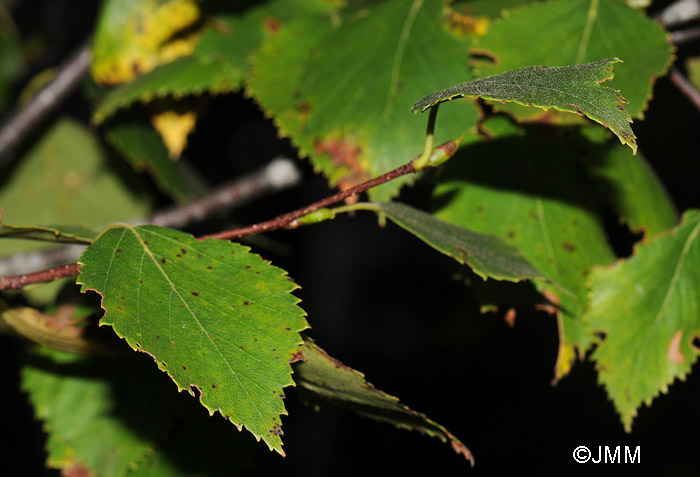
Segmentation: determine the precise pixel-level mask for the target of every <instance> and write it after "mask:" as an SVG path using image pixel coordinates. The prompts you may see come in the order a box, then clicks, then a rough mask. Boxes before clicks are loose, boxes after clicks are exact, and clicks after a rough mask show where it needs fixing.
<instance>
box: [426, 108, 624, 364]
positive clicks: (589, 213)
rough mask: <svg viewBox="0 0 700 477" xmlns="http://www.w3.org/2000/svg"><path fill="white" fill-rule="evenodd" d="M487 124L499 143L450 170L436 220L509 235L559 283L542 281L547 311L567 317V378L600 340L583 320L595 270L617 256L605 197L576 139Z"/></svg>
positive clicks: (500, 122) (466, 151)
mask: <svg viewBox="0 0 700 477" xmlns="http://www.w3.org/2000/svg"><path fill="white" fill-rule="evenodd" d="M486 126H487V127H489V128H490V129H491V131H492V133H493V134H494V136H495V139H493V140H492V141H487V142H483V143H477V144H473V145H470V146H469V147H466V148H463V149H462V150H461V151H460V152H458V155H462V156H461V157H453V158H452V159H451V160H450V161H449V162H448V163H447V164H446V165H445V170H444V173H443V174H442V176H441V184H440V185H438V187H437V188H436V190H435V195H436V201H437V203H438V204H439V208H438V210H437V213H436V215H437V217H438V218H440V219H442V220H445V221H447V222H450V223H453V224H455V225H458V226H461V227H466V228H469V229H471V230H474V231H477V232H481V233H485V234H490V235H495V236H498V237H501V238H503V239H504V240H505V241H506V243H509V244H512V245H514V246H516V247H517V248H518V249H520V251H521V252H522V254H523V256H524V257H525V259H527V260H528V261H529V262H530V263H531V264H532V265H533V266H534V267H536V268H537V270H539V271H540V273H541V274H542V275H544V276H545V277H547V278H549V279H551V280H552V281H553V282H554V283H556V284H558V286H554V285H552V284H549V283H547V282H544V281H541V280H537V281H536V284H537V287H538V289H539V290H540V291H542V292H543V293H544V295H545V297H546V298H547V299H548V301H549V302H550V303H549V306H548V307H547V308H545V309H547V310H549V311H551V312H552V313H556V315H557V318H558V320H559V326H560V337H559V339H560V342H559V346H560V348H559V358H558V360H557V365H556V369H555V376H556V377H561V376H564V375H565V374H567V372H568V370H569V368H570V367H571V365H572V364H573V361H574V360H575V358H576V356H577V355H578V356H582V353H583V351H584V350H586V349H587V348H588V347H589V346H590V344H591V341H592V338H591V336H590V335H589V334H588V333H586V331H585V326H584V323H583V322H582V321H581V315H582V314H583V311H584V310H585V308H586V302H587V290H586V287H585V282H586V277H587V274H588V271H589V269H590V267H591V266H592V265H594V264H607V263H609V262H611V261H612V260H613V259H614V254H613V252H612V249H611V248H610V246H609V245H608V243H607V239H606V235H605V230H604V228H603V222H602V218H601V216H600V214H599V211H598V208H597V206H598V200H597V197H596V196H595V194H594V193H592V190H593V185H592V184H591V182H590V180H588V178H587V177H586V174H585V172H584V171H583V170H582V169H581V168H580V166H579V165H578V164H577V160H576V159H577V152H576V150H575V149H574V148H573V147H572V144H571V141H568V140H566V138H564V139H559V140H551V139H550V140H549V141H540V139H539V137H538V131H537V129H534V128H533V129H527V130H526V131H527V132H525V133H523V132H521V131H520V130H519V129H518V128H517V127H516V126H515V125H513V124H512V123H511V122H509V121H507V120H505V119H504V118H503V117H497V118H494V120H491V121H488V122H487V123H486ZM551 133H552V131H542V134H544V135H546V134H551ZM576 350H578V352H577V351H576Z"/></svg>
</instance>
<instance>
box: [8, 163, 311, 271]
mask: <svg viewBox="0 0 700 477" xmlns="http://www.w3.org/2000/svg"><path fill="white" fill-rule="evenodd" d="M300 181H301V173H300V172H299V169H297V167H296V165H295V164H294V161H293V160H292V159H289V158H282V157H279V158H276V159H273V160H272V161H271V162H270V163H269V164H267V165H266V166H264V167H262V168H260V169H258V170H256V171H253V172H252V173H250V174H246V175H245V176H243V177H240V178H238V179H236V180H234V181H232V182H230V183H228V184H226V185H224V186H221V187H219V188H217V189H216V190H214V191H212V192H211V193H208V194H206V195H204V196H202V197H200V198H198V199H195V200H193V201H192V202H189V203H187V204H184V205H181V206H178V207H173V208H171V209H166V210H163V211H160V212H156V213H155V214H153V216H151V218H150V219H145V220H144V219H139V220H133V221H131V222H130V223H132V224H154V225H160V226H162V227H171V228H178V229H179V228H184V227H186V226H187V225H189V224H192V223H195V222H197V221H201V220H204V219H206V218H207V217H209V216H211V215H212V214H214V213H217V212H221V211H224V210H227V209H231V208H234V207H239V206H241V205H243V204H246V203H248V202H250V201H252V200H255V199H257V198H260V197H262V196H266V195H269V194H272V193H274V192H278V191H282V190H285V189H289V188H291V187H294V186H295V185H297V184H299V182H300ZM83 250H85V246H83V245H68V246H64V247H59V248H51V249H48V250H38V251H35V252H31V253H23V254H15V255H11V256H9V257H6V258H3V259H0V275H25V274H28V273H31V272H34V271H37V270H44V269H46V268H51V267H55V266H57V265H63V264H66V263H71V262H75V261H76V260H78V258H79V257H80V254H81V253H82V252H83Z"/></svg>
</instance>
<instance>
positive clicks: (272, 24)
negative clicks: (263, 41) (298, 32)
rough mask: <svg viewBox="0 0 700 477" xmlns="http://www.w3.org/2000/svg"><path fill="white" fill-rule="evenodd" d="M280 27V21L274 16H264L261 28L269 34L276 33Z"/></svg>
mask: <svg viewBox="0 0 700 477" xmlns="http://www.w3.org/2000/svg"><path fill="white" fill-rule="evenodd" d="M281 27H282V22H281V21H280V20H279V19H277V18H274V17H266V18H265V19H264V20H263V28H264V29H265V31H266V32H267V33H269V34H271V35H274V34H275V33H277V32H278V31H279V30H280V28H281Z"/></svg>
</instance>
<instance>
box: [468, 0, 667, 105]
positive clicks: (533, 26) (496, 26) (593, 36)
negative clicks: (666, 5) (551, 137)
mask: <svg viewBox="0 0 700 477" xmlns="http://www.w3.org/2000/svg"><path fill="white" fill-rule="evenodd" d="M666 36H667V34H666V32H665V31H664V29H663V28H662V27H661V26H659V25H658V24H657V23H656V22H654V21H653V20H651V19H650V18H648V17H647V16H646V15H644V13H643V12H640V11H638V10H635V9H634V8H632V7H630V6H629V5H627V4H626V3H625V2H623V1H621V0H552V1H549V2H542V3H534V4H533V5H531V6H526V7H522V8H518V9H514V10H513V11H512V12H509V13H508V15H506V16H505V17H504V18H503V19H502V20H500V21H496V22H494V23H493V25H491V27H490V28H489V31H488V34H487V35H485V36H484V37H481V38H479V39H477V40H476V43H475V48H474V49H475V50H477V51H479V52H482V53H485V54H487V55H488V56H491V57H493V58H494V60H495V61H494V62H493V63H490V64H489V63H483V64H482V65H480V66H479V68H478V75H479V76H486V75H493V74H496V73H501V72H505V71H509V70H514V69H517V68H523V67H526V66H530V65H552V66H558V65H576V64H581V63H588V62H591V61H596V60H599V59H601V58H608V57H617V58H621V59H622V60H623V61H624V63H623V64H620V65H617V66H616V67H615V78H614V79H613V80H612V81H611V82H610V84H609V85H608V86H610V87H611V88H614V89H616V90H621V91H622V94H623V95H624V96H625V98H626V99H627V100H628V101H629V102H630V103H629V105H628V107H627V109H628V110H629V112H630V114H631V115H632V117H633V118H639V117H642V115H643V111H644V110H645V109H646V104H647V102H648V101H649V99H650V98H651V88H652V85H653V83H654V80H655V79H656V78H657V77H658V76H659V75H662V74H664V72H665V71H666V69H667V68H668V65H669V63H670V61H671V57H672V55H671V46H670V45H669V43H668V39H667V37H666ZM524 45H529V46H528V47H524Z"/></svg>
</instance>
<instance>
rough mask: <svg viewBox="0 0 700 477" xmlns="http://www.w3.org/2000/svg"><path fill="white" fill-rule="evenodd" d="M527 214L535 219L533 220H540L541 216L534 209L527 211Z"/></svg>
mask: <svg viewBox="0 0 700 477" xmlns="http://www.w3.org/2000/svg"><path fill="white" fill-rule="evenodd" d="M527 216H528V217H530V218H531V219H533V220H540V216H539V215H537V212H535V211H534V210H530V211H529V212H528V213H527Z"/></svg>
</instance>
